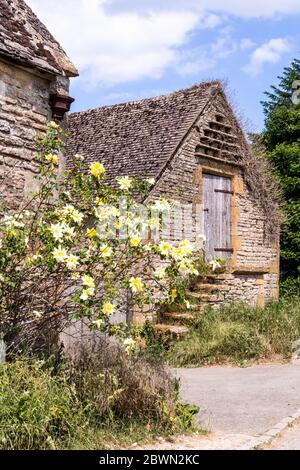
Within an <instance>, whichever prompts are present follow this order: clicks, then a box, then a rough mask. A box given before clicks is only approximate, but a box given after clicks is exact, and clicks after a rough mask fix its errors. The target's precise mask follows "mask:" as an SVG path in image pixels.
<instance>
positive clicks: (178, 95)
mask: <svg viewBox="0 0 300 470" xmlns="http://www.w3.org/2000/svg"><path fill="white" fill-rule="evenodd" d="M219 87H220V84H219V82H204V83H201V84H199V85H194V86H192V87H191V88H188V89H185V90H180V91H176V92H174V93H171V94H169V95H164V96H159V97H155V98H150V99H144V100H141V101H135V102H131V103H124V104H118V105H114V106H106V107H103V108H96V109H91V110H88V111H84V112H79V113H73V114H70V115H69V132H70V137H69V139H68V143H67V156H68V155H69V156H71V155H74V154H76V153H80V154H82V155H83V156H84V157H85V159H86V162H87V164H89V163H90V162H93V161H100V162H102V163H103V165H104V166H105V168H106V171H107V175H108V178H109V179H110V180H111V179H112V178H115V177H116V176H124V175H130V176H147V177H153V178H158V176H159V175H160V173H161V172H162V171H163V169H164V167H165V165H166V164H167V162H168V161H169V159H170V158H171V156H172V155H173V153H174V152H175V150H176V149H177V147H178V145H179V144H180V143H181V141H182V139H183V138H184V137H185V135H186V134H187V132H188V131H189V129H190V127H191V126H192V125H193V123H194V122H195V120H196V119H197V118H198V116H199V115H200V114H201V112H202V111H203V109H204V107H205V105H206V104H207V103H208V101H209V99H210V98H211V96H212V95H213V92H214V90H216V88H219ZM67 164H68V159H67ZM69 164H70V160H69Z"/></svg>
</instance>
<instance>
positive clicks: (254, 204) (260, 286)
mask: <svg viewBox="0 0 300 470" xmlns="http://www.w3.org/2000/svg"><path fill="white" fill-rule="evenodd" d="M217 112H222V113H224V115H226V116H228V115H229V114H232V111H231V110H230V108H229V107H228V104H227V103H226V101H225V100H224V98H223V97H222V96H219V98H217V99H216V100H214V101H213V102H212V104H211V105H210V106H209V107H208V108H207V109H206V110H205V112H204V113H203V115H202V117H201V118H200V119H199V121H198V122H197V123H195V126H194V127H193V128H192V130H191V131H190V132H189V133H188V135H187V136H186V138H185V139H184V141H183V142H182V144H181V146H180V147H179V148H178V150H177V152H176V153H175V155H174V158H173V160H172V161H170V163H169V164H168V167H167V168H166V171H165V173H164V174H163V176H162V177H161V179H160V180H159V181H158V183H157V184H156V186H155V187H154V189H153V191H152V193H151V196H150V197H151V198H159V197H166V198H168V199H169V198H174V199H177V200H179V201H181V202H182V203H184V204H192V206H193V211H194V216H195V215H196V208H198V209H197V210H199V204H201V198H202V171H203V170H205V171H206V172H212V173H214V174H220V175H224V176H229V177H231V179H232V186H233V190H234V195H233V196H232V207H231V232H232V235H231V236H232V247H233V254H232V258H231V261H230V262H229V266H228V274H227V276H226V279H225V281H224V282H222V284H225V285H226V286H227V290H226V295H225V300H245V301H247V302H249V303H252V304H255V303H257V304H263V303H264V302H265V301H266V300H268V299H271V298H277V297H278V272H279V244H278V240H268V239H267V238H266V236H265V231H264V221H265V217H266V215H265V214H264V212H263V209H262V207H261V206H260V204H259V202H258V201H256V200H254V198H253V196H252V194H251V192H250V190H249V188H248V187H247V185H246V184H245V182H244V180H243V172H242V166H241V164H240V163H239V161H238V159H237V158H235V159H233V158H231V157H230V155H229V156H228V161H227V162H226V161H221V159H220V161H218V159H217V158H214V157H212V156H210V155H207V156H204V155H203V156H201V157H197V156H196V149H197V147H198V146H199V143H200V138H201V135H203V129H204V128H206V127H207V123H208V121H209V120H210V119H212V118H213V116H215V114H216V113H217ZM233 121H234V118H233ZM232 125H233V127H234V128H233V133H235V134H236V135H237V136H238V137H239V138H240V137H241V130H240V128H239V126H238V124H237V123H234V122H233V123H232ZM240 141H241V146H240V149H238V151H239V152H243V151H244V150H243V141H242V140H240ZM223 160H225V159H223ZM202 209H203V208H202ZM200 210H201V206H200ZM175 225H176V223H175ZM199 232H200V233H201V232H202V233H203V227H201V226H200V227H199V224H198V225H196V224H194V226H193V229H192V231H191V233H189V234H188V238H189V239H190V240H192V241H196V240H197V233H198V234H199ZM186 237H187V233H184V232H183V233H182V231H178V230H176V229H174V230H173V232H172V233H171V237H170V239H171V241H177V240H179V239H182V238H186Z"/></svg>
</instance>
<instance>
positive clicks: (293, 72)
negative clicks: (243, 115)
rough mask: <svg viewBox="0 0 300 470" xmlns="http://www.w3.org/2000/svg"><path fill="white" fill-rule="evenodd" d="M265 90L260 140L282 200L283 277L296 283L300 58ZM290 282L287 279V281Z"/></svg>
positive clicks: (299, 272) (299, 270) (299, 263)
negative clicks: (274, 83)
mask: <svg viewBox="0 0 300 470" xmlns="http://www.w3.org/2000/svg"><path fill="white" fill-rule="evenodd" d="M278 78H279V84H278V86H277V87H276V86H272V87H271V92H266V93H265V94H266V96H267V100H266V101H264V102H262V105H263V108H264V112H265V116H266V120H265V130H264V132H263V136H262V137H263V141H264V144H265V146H266V150H267V158H268V159H270V160H271V162H272V163H273V165H274V168H275V173H276V175H277V176H278V179H279V181H280V183H281V186H282V189H283V193H284V196H285V200H286V206H285V212H286V222H285V224H284V226H283V230H282V236H281V268H282V275H283V279H287V278H290V277H293V278H294V279H297V281H295V282H296V283H297V284H298V288H299V286H300V282H299V281H300V198H299V194H300V60H298V59H294V60H293V61H292V63H291V65H290V66H289V67H286V68H285V69H284V71H283V74H282V76H280V77H278ZM288 282H289V283H290V280H289V281H288Z"/></svg>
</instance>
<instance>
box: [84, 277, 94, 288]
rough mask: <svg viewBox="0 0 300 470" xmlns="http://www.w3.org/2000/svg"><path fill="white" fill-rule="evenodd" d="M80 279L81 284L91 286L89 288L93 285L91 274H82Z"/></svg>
mask: <svg viewBox="0 0 300 470" xmlns="http://www.w3.org/2000/svg"><path fill="white" fill-rule="evenodd" d="M81 279H82V284H83V285H84V286H87V287H91V288H94V287H95V281H94V279H93V278H92V277H91V276H88V275H87V274H84V275H83V276H82V278H81Z"/></svg>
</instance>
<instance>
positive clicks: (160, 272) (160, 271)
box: [154, 266, 166, 279]
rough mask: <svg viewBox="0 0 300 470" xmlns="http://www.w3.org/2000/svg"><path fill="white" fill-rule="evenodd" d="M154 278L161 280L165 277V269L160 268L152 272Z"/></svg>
mask: <svg viewBox="0 0 300 470" xmlns="http://www.w3.org/2000/svg"><path fill="white" fill-rule="evenodd" d="M154 276H155V277H157V278H158V279H163V278H164V277H165V276H166V268H164V267H162V266H160V267H159V268H157V269H156V270H155V271H154Z"/></svg>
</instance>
